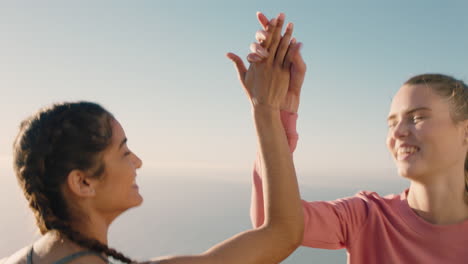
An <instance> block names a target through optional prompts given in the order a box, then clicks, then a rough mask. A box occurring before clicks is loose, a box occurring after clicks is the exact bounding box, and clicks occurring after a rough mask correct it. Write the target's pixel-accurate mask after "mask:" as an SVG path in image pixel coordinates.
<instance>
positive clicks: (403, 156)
mask: <svg viewBox="0 0 468 264" xmlns="http://www.w3.org/2000/svg"><path fill="white" fill-rule="evenodd" d="M417 152H419V148H418V147H400V148H398V151H397V160H399V161H403V160H407V159H408V158H409V157H411V156H412V155H413V154H415V153H417Z"/></svg>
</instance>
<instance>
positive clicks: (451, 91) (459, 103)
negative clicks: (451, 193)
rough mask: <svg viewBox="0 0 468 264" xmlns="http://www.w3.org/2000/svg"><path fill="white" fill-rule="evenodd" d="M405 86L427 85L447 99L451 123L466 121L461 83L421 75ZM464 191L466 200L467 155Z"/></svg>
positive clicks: (467, 89) (467, 99)
mask: <svg viewBox="0 0 468 264" xmlns="http://www.w3.org/2000/svg"><path fill="white" fill-rule="evenodd" d="M405 84H407V85H415V84H423V85H427V86H428V87H430V88H431V89H433V91H435V92H436V93H437V94H438V95H440V96H442V98H446V99H448V101H449V102H450V104H451V105H450V106H451V107H452V111H451V113H450V114H451V116H452V119H453V121H455V122H460V121H464V120H467V119H468V86H467V85H466V84H465V83H464V82H463V81H461V80H457V79H455V78H453V77H451V76H447V75H443V74H421V75H417V76H414V77H412V78H411V79H409V80H408V81H406V82H405ZM465 189H466V194H467V198H468V153H467V155H466V157H465ZM467 201H468V199H467Z"/></svg>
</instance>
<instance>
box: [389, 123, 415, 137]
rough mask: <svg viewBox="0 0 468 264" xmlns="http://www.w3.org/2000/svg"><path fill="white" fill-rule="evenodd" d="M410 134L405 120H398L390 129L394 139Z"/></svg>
mask: <svg viewBox="0 0 468 264" xmlns="http://www.w3.org/2000/svg"><path fill="white" fill-rule="evenodd" d="M409 134H410V130H409V127H408V125H407V124H405V122H403V121H400V122H398V123H397V124H396V125H395V126H394V127H393V129H392V132H391V135H392V137H393V138H395V139H400V138H405V137H407V136H408V135H409Z"/></svg>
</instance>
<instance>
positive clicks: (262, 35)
mask: <svg viewBox="0 0 468 264" xmlns="http://www.w3.org/2000/svg"><path fill="white" fill-rule="evenodd" d="M267 38H268V33H267V32H266V31H265V30H259V31H257V32H256V33H255V39H256V40H257V41H258V43H260V44H263V43H264V42H265V41H266V40H267Z"/></svg>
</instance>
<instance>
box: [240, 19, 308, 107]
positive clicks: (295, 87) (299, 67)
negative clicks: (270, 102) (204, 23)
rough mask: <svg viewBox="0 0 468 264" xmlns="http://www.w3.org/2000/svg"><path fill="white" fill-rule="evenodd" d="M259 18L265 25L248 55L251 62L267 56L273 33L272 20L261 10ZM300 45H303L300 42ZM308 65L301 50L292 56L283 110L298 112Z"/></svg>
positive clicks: (256, 35)
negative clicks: (270, 27) (271, 30)
mask: <svg viewBox="0 0 468 264" xmlns="http://www.w3.org/2000/svg"><path fill="white" fill-rule="evenodd" d="M257 19H258V21H259V23H260V25H261V26H262V27H263V30H259V31H257V32H256V34H255V37H256V39H257V41H258V43H255V44H252V45H251V51H252V53H250V54H249V55H248V56H247V60H248V61H249V62H250V63H255V62H260V61H262V60H263V59H265V58H266V56H267V55H268V52H267V46H266V45H268V43H269V41H270V39H271V34H269V32H268V30H267V28H268V25H269V24H270V23H271V21H269V20H268V18H267V17H266V16H265V15H264V14H262V13H261V12H257ZM291 42H292V43H295V42H296V40H295V38H293V39H292V41H291ZM299 45H302V43H300V44H299ZM306 70H307V67H306V64H305V63H304V60H303V59H302V55H301V53H300V52H297V53H296V55H295V56H294V57H293V58H292V64H291V69H290V73H291V76H290V82H289V87H288V92H287V94H286V96H285V98H284V100H283V102H282V103H281V106H280V108H281V110H285V111H289V112H294V113H297V111H298V110H299V103H300V96H301V88H302V84H303V83H304V77H305V73H306Z"/></svg>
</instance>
